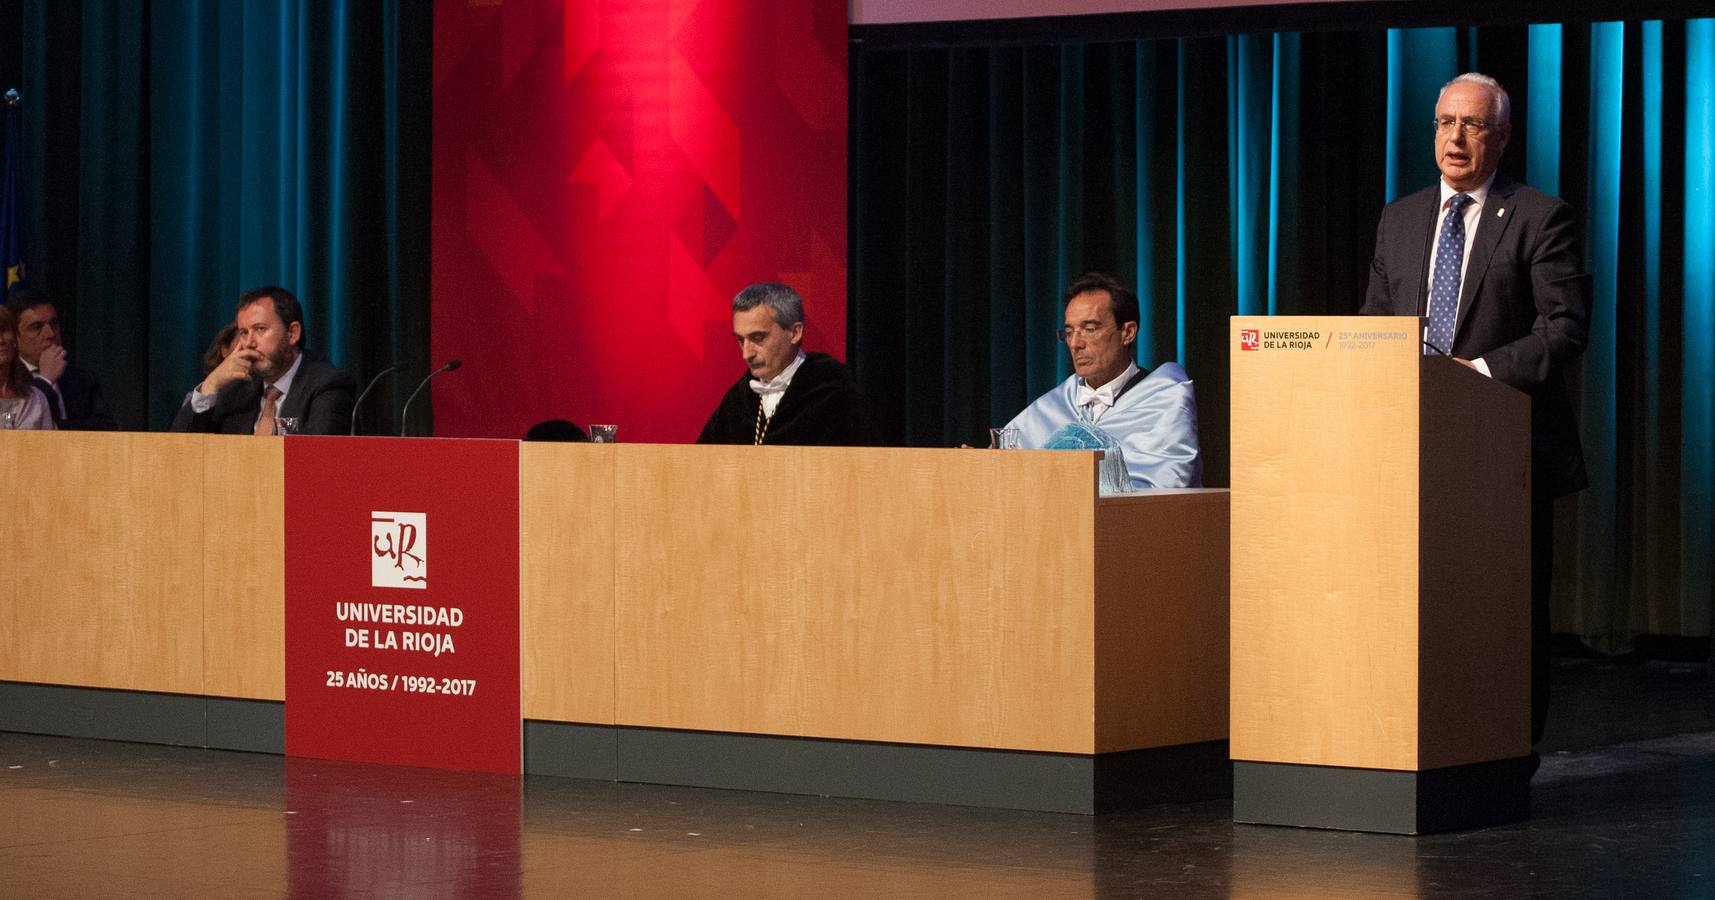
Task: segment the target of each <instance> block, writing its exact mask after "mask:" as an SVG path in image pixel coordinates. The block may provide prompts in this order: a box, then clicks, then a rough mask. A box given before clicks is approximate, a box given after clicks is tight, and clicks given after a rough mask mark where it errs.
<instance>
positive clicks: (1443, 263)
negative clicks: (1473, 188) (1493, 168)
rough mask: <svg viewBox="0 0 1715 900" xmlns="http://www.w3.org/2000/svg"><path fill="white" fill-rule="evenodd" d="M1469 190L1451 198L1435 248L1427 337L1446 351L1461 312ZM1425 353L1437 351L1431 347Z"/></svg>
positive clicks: (1450, 347)
mask: <svg viewBox="0 0 1715 900" xmlns="http://www.w3.org/2000/svg"><path fill="white" fill-rule="evenodd" d="M1472 202H1473V201H1472V200H1471V195H1469V194H1454V195H1453V196H1452V198H1450V199H1449V200H1448V201H1447V218H1445V219H1442V220H1441V242H1440V243H1439V244H1438V245H1436V250H1435V280H1433V281H1431V282H1430V286H1429V336H1428V337H1426V338H1424V340H1425V341H1426V342H1427V343H1429V344H1431V345H1433V346H1435V347H1437V348H1440V349H1441V350H1442V351H1444V352H1446V353H1452V352H1453V326H1454V324H1455V323H1456V322H1457V321H1458V314H1459V281H1460V277H1461V270H1462V269H1463V268H1464V266H1465V207H1466V206H1467V205H1469V204H1470V203H1472ZM1423 352H1424V353H1434V352H1435V351H1434V350H1431V349H1430V348H1429V347H1424V348H1423Z"/></svg>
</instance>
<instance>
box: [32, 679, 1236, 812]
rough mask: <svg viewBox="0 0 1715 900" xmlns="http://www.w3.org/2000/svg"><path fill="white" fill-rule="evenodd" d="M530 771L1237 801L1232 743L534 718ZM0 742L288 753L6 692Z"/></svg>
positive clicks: (929, 797) (251, 718)
mask: <svg viewBox="0 0 1715 900" xmlns="http://www.w3.org/2000/svg"><path fill="white" fill-rule="evenodd" d="M523 727H524V771H525V772H526V773H527V774H531V775H558V776H565V777H572V778H591V779H597V780H602V781H626V782H637V783H644V784H672V785H684V786H687V787H712V788H726V789H731V790H745V791H768V792H772V793H784V794H811V795H819V796H835V797H860V798H866V799H872V800H903V801H910V802H918V803H947V804H953V805H958V806H987V807H1000V808H1006V809H1029V810H1041V811H1047V812H1065V813H1078V814H1082V815H1090V814H1094V813H1104V812H1112V811H1117V810H1122V809H1130V808H1134V807H1137V806H1141V805H1145V804H1151V803H1184V802H1193V801H1197V800H1211V799H1222V798H1225V797H1228V796H1231V790H1232V787H1233V775H1232V764H1231V763H1230V762H1229V761H1228V759H1227V743H1226V742H1225V741H1210V742H1208V743H1201V744H1188V745H1183V746H1177V747H1162V748H1157V749H1152V750H1131V751H1126V752H1123V753H1105V754H1100V755H1096V756H1082V755H1078V754H1071V753H1032V752H1025V751H1016V750H984V749H976V748H969V747H937V746H923V745H916V744H885V743H876V742H869V741H840V740H827V739H818V738H797V737H780V736H774V735H758V734H729V733H719V732H705V731H680V730H674V729H662V728H634V727H624V726H612V725H579V724H572V723H564V722H538V721H529V720H526V721H525V722H524V723H523ZM0 731H19V732H27V733H33V734H52V735H61V736H65V737H80V738H97V739H101V740H113V741H136V742H138V743H145V744H172V745H176V746H181V747H207V748H210V749H217V750H245V751H251V752H258V753H284V752H285V751H286V707H285V704H283V703H278V702H271V701H265V700H232V699H226V698H220V697H197V696H188V695H184V694H157V693H149V692H146V691H121V690H106V689H100V688H84V687H70V686H66V685H47V684H28V683H23V682H14V681H0Z"/></svg>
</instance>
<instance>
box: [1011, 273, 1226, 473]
mask: <svg viewBox="0 0 1715 900" xmlns="http://www.w3.org/2000/svg"><path fill="white" fill-rule="evenodd" d="M1065 300H1066V319H1065V327H1064V328H1062V329H1061V330H1060V339H1061V340H1063V341H1064V342H1065V343H1066V350H1067V352H1068V353H1070V354H1071V356H1072V369H1073V372H1074V374H1073V375H1072V377H1070V378H1068V379H1066V380H1065V381H1063V382H1061V383H1060V384H1059V385H1058V386H1057V387H1055V388H1054V389H1053V390H1051V391H1049V392H1048V393H1046V394H1043V395H1042V396H1041V397H1039V398H1037V400H1036V402H1034V403H1032V404H1030V405H1029V406H1027V407H1025V409H1024V411H1023V412H1021V413H1019V414H1018V416H1017V418H1014V419H1013V420H1012V421H1011V422H1010V423H1008V427H1009V428H1016V429H1018V432H1019V441H1020V444H1021V445H1022V446H1023V447H1024V448H1025V449H1032V450H1040V449H1045V448H1059V447H1081V446H1090V444H1089V441H1088V438H1087V436H1088V435H1090V434H1091V432H1096V433H1098V437H1099V436H1100V435H1105V436H1106V437H1108V438H1111V443H1112V444H1114V445H1117V446H1118V447H1119V448H1120V450H1121V452H1122V453H1123V454H1124V457H1125V468H1126V472H1127V474H1129V475H1130V476H1131V486H1132V488H1134V489H1139V488H1184V487H1202V486H1203V458H1202V454H1201V453H1200V452H1199V450H1198V447H1197V395H1196V392H1195V391H1194V390H1193V388H1192V385H1191V378H1190V376H1188V375H1186V374H1185V370H1184V369H1183V368H1181V367H1180V366H1179V364H1178V363H1174V362H1166V363H1162V364H1161V365H1160V366H1158V367H1156V369H1155V370H1154V371H1153V372H1151V371H1149V370H1147V369H1141V368H1139V367H1138V365H1137V362H1136V361H1135V359H1134V354H1135V352H1136V350H1135V348H1136V343H1137V328H1138V321H1139V316H1138V306H1137V295H1136V294H1134V293H1132V292H1131V290H1130V289H1129V288H1127V287H1126V286H1125V285H1124V284H1123V283H1122V282H1120V281H1119V279H1117V278H1114V277H1113V276H1111V275H1104V274H1101V273H1091V274H1089V275H1085V276H1083V277H1082V278H1079V279H1077V280H1076V281H1073V282H1072V283H1071V284H1070V285H1069V286H1067V288H1066V293H1065ZM1103 443H1104V444H1105V443H1106V442H1103Z"/></svg>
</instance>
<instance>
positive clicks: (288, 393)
mask: <svg viewBox="0 0 1715 900" xmlns="http://www.w3.org/2000/svg"><path fill="white" fill-rule="evenodd" d="M235 324H236V325H237V326H238V337H237V341H236V343H234V344H233V347H232V352H231V353H229V354H227V357H226V358H225V359H223V360H221V361H220V364H219V365H217V366H215V367H214V370H213V371H212V372H210V373H209V374H208V376H207V377H206V378H204V379H203V381H202V383H201V384H199V385H197V387H196V389H195V390H193V391H191V393H190V396H188V397H186V398H185V402H184V405H183V406H180V407H179V413H178V415H177V416H176V417H175V418H174V419H173V430H174V431H202V432H212V433H218V434H257V435H269V434H279V433H281V432H280V429H279V425H278V420H279V419H280V418H289V419H295V420H296V421H297V429H296V430H297V433H300V434H345V433H346V432H347V431H348V430H349V428H350V426H351V407H352V403H353V402H354V398H353V395H354V394H356V392H357V384H356V382H355V381H353V380H352V377H351V374H350V373H348V372H346V371H345V370H344V369H341V368H339V367H338V366H335V365H334V364H333V363H331V362H328V361H327V360H326V359H324V358H323V357H322V356H321V354H319V353H316V352H315V351H313V350H311V349H309V348H307V347H305V346H304V312H303V308H302V307H301V306H299V305H298V298H296V297H294V296H292V292H291V291H288V290H286V289H285V288H282V287H272V286H270V287H260V288H256V289H255V290H252V291H247V292H245V294H244V296H242V297H240V298H239V301H238V315H237V318H236V320H235Z"/></svg>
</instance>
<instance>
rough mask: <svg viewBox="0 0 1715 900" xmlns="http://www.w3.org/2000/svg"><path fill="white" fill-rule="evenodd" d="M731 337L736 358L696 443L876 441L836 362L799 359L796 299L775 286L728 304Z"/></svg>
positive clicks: (800, 312) (862, 403)
mask: <svg viewBox="0 0 1715 900" xmlns="http://www.w3.org/2000/svg"><path fill="white" fill-rule="evenodd" d="M732 336H733V337H734V338H736V339H737V340H738V350H739V353H740V354H742V355H743V356H744V365H745V369H746V371H745V373H744V374H743V375H741V376H739V379H738V381H737V382H735V383H734V384H733V386H732V387H731V388H729V389H728V390H727V392H726V395H725V396H723V397H722V398H721V402H720V405H718V406H716V407H715V411H714V413H713V414H711V415H710V416H709V421H708V422H707V424H705V425H704V426H703V433H702V434H701V435H699V436H698V437H697V443H699V444H758V445H760V444H796V445H812V446H814V445H821V446H864V445H868V444H874V443H876V442H877V441H876V428H875V424H874V420H873V419H872V418H871V417H870V412H869V403H868V402H867V401H866V400H864V397H863V394H862V393H860V392H859V391H858V388H857V382H855V381H853V380H852V377H851V374H850V373H849V372H847V371H846V367H845V365H844V364H843V363H841V362H840V361H839V360H837V359H834V358H833V357H832V356H829V355H828V354H826V353H805V352H804V350H803V347H802V344H803V341H804V299H803V298H802V297H800V296H798V292H797V291H795V290H793V289H792V288H790V287H788V286H786V285H784V284H779V283H776V282H765V283H762V284H753V285H751V286H750V287H747V288H745V289H744V290H742V291H739V293H738V296H737V297H734V298H733V301H732Z"/></svg>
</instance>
